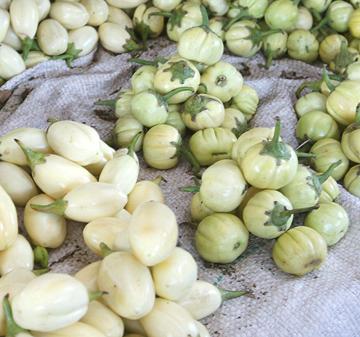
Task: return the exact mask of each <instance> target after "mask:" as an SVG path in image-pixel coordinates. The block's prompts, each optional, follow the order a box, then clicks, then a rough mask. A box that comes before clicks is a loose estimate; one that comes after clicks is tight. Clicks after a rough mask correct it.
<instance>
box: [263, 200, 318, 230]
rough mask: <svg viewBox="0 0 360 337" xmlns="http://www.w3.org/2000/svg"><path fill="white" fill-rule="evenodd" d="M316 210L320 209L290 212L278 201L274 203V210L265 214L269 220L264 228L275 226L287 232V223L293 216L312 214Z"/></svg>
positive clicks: (293, 210) (307, 208)
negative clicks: (305, 213)
mask: <svg viewBox="0 0 360 337" xmlns="http://www.w3.org/2000/svg"><path fill="white" fill-rule="evenodd" d="M315 208H318V206H314V207H306V208H299V209H291V210H288V209H287V208H286V207H285V206H284V205H282V204H280V203H279V202H278V201H274V207H273V209H272V210H270V211H266V212H265V214H266V215H267V216H268V217H269V220H268V221H267V222H266V223H265V224H264V226H275V227H278V229H279V231H280V232H282V231H284V230H286V227H287V222H288V221H289V219H290V217H291V216H292V215H294V214H298V213H304V212H310V211H312V210H313V209H315Z"/></svg>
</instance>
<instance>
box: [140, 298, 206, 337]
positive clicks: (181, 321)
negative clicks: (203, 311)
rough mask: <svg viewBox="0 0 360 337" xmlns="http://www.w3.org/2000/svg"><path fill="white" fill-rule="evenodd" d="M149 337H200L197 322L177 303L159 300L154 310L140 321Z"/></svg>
mask: <svg viewBox="0 0 360 337" xmlns="http://www.w3.org/2000/svg"><path fill="white" fill-rule="evenodd" d="M140 322H141V324H142V325H143V327H144V329H145V331H146V334H147V336H148V337H159V336H171V337H184V336H186V337H198V336H199V331H198V329H197V326H196V323H195V320H194V319H193V318H192V317H191V316H190V314H189V313H188V312H187V311H186V310H185V309H184V308H183V307H181V306H180V305H178V304H176V303H175V302H171V301H167V300H164V299H161V298H157V299H156V301H155V305H154V308H153V310H152V311H151V312H150V313H149V314H148V315H146V316H145V317H143V318H142V319H141V320H140Z"/></svg>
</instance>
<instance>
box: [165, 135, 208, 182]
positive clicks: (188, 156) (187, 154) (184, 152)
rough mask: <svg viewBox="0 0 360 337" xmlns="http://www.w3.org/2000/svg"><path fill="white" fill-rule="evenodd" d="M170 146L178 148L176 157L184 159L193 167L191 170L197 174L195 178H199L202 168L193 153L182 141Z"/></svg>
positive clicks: (172, 143)
mask: <svg viewBox="0 0 360 337" xmlns="http://www.w3.org/2000/svg"><path fill="white" fill-rule="evenodd" d="M170 144H171V145H173V146H174V147H175V148H176V154H175V156H181V157H184V158H185V160H186V161H187V162H188V163H189V164H190V165H191V169H192V171H193V173H194V174H195V176H198V175H199V172H200V169H201V167H200V164H199V162H198V160H197V159H196V158H195V156H194V155H193V154H192V152H191V151H190V150H189V149H188V148H187V147H186V146H185V145H184V144H182V142H181V140H180V141H179V142H177V143H176V142H171V143H170Z"/></svg>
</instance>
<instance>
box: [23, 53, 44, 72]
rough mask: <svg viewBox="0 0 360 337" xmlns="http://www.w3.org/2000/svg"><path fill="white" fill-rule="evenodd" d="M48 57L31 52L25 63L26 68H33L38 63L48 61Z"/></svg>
mask: <svg viewBox="0 0 360 337" xmlns="http://www.w3.org/2000/svg"><path fill="white" fill-rule="evenodd" d="M49 58H50V57H49V56H47V55H45V54H44V53H43V52H41V51H31V52H29V55H28V57H27V59H26V61H25V65H26V68H31V67H35V66H36V65H38V64H39V63H42V62H45V61H47V60H49Z"/></svg>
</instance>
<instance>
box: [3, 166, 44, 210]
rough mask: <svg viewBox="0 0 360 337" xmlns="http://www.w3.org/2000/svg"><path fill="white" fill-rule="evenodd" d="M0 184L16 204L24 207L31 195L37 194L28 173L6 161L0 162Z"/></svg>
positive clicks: (36, 189) (37, 191)
mask: <svg viewBox="0 0 360 337" xmlns="http://www.w3.org/2000/svg"><path fill="white" fill-rule="evenodd" d="M0 185H1V186H2V187H3V188H4V190H5V191H6V192H7V193H8V194H9V196H10V198H11V199H12V201H13V202H14V204H15V205H16V206H21V207H24V206H25V205H26V203H27V202H28V201H29V200H30V199H31V198H32V197H34V196H35V195H37V194H39V190H38V188H37V187H36V185H35V183H34V181H33V180H32V178H31V176H30V174H29V173H27V172H26V171H25V170H24V169H22V168H21V167H19V166H16V165H14V164H11V163H7V162H0Z"/></svg>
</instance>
